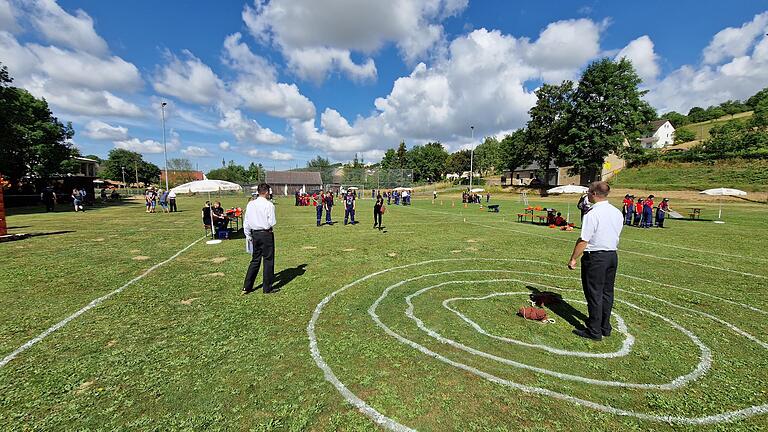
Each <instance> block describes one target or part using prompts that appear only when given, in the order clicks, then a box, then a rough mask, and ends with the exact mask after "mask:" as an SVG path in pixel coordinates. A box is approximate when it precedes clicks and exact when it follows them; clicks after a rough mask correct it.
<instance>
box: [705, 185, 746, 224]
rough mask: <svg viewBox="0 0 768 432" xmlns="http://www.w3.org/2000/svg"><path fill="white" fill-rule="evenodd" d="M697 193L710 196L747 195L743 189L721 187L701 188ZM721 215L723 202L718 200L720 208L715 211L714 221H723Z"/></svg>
mask: <svg viewBox="0 0 768 432" xmlns="http://www.w3.org/2000/svg"><path fill="white" fill-rule="evenodd" d="M699 193H700V194H704V195H710V196H747V193H746V192H744V191H743V190H739V189H731V188H722V187H721V188H715V189H707V190H703V191H701V192H699ZM722 217H723V202H722V201H720V209H719V210H718V212H717V220H716V221H715V223H725V222H724V221H723V220H722Z"/></svg>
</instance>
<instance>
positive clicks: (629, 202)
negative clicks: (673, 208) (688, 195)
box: [621, 194, 670, 228]
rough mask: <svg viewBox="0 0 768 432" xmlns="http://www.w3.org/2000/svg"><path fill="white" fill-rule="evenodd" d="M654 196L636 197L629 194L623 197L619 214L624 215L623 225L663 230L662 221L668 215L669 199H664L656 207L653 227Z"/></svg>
mask: <svg viewBox="0 0 768 432" xmlns="http://www.w3.org/2000/svg"><path fill="white" fill-rule="evenodd" d="M654 198H655V197H654V196H653V195H648V196H647V197H638V198H637V201H635V196H634V195H631V194H626V195H624V200H623V202H622V207H621V213H622V214H623V215H624V224H625V225H631V226H636V227H640V228H651V227H653V226H657V227H659V228H664V219H666V217H667V213H669V211H670V208H669V198H664V199H662V200H661V202H659V205H658V206H656V208H655V210H656V223H655V225H654Z"/></svg>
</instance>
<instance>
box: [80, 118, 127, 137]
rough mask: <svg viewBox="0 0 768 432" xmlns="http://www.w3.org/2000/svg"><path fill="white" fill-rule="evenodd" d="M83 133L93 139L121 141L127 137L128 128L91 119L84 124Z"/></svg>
mask: <svg viewBox="0 0 768 432" xmlns="http://www.w3.org/2000/svg"><path fill="white" fill-rule="evenodd" d="M83 135H85V136H87V137H88V138H92V139H95V140H108V141H122V140H126V139H128V128H126V127H123V126H112V125H110V124H108V123H104V122H103V121H99V120H91V121H89V122H88V123H87V124H86V125H85V130H84V131H83Z"/></svg>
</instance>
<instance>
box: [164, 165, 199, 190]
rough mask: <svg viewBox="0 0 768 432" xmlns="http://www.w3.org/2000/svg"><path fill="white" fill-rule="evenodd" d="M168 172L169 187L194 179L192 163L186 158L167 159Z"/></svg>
mask: <svg viewBox="0 0 768 432" xmlns="http://www.w3.org/2000/svg"><path fill="white" fill-rule="evenodd" d="M168 172H170V173H171V174H170V176H169V177H168V180H169V182H170V183H169V184H170V186H171V187H173V186H177V185H180V184H184V183H189V182H191V181H194V180H195V178H196V177H195V170H194V167H192V162H190V160H189V159H187V158H172V159H168Z"/></svg>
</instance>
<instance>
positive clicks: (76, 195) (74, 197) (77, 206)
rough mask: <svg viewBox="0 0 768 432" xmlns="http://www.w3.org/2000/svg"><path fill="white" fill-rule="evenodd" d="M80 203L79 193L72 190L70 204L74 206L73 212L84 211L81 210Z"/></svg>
mask: <svg viewBox="0 0 768 432" xmlns="http://www.w3.org/2000/svg"><path fill="white" fill-rule="evenodd" d="M82 203H83V202H82V201H80V191H79V190H77V189H72V204H74V206H75V212H78V211H81V210H82V211H85V210H83V206H82Z"/></svg>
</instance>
